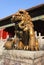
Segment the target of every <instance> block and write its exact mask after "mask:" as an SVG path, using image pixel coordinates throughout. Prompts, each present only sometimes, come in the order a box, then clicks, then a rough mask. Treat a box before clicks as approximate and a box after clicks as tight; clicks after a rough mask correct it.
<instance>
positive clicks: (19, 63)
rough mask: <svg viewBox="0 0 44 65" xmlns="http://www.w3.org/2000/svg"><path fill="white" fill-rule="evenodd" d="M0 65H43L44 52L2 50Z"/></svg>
mask: <svg viewBox="0 0 44 65" xmlns="http://www.w3.org/2000/svg"><path fill="white" fill-rule="evenodd" d="M0 65H44V51H25V50H3V51H2V52H1V53H0Z"/></svg>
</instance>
